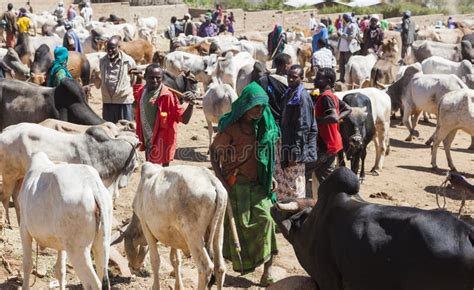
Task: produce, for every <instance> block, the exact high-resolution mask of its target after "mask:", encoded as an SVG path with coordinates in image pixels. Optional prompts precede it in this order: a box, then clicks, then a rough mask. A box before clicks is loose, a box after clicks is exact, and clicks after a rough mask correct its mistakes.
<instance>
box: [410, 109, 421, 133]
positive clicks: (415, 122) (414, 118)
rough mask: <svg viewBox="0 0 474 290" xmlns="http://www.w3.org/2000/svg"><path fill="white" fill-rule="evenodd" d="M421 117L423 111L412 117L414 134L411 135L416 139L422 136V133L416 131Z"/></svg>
mask: <svg viewBox="0 0 474 290" xmlns="http://www.w3.org/2000/svg"><path fill="white" fill-rule="evenodd" d="M420 115H421V111H418V112H415V113H414V114H413V115H412V116H411V126H412V132H411V134H412V135H413V136H415V137H419V136H420V133H419V132H418V131H417V130H415V127H416V125H418V120H419V119H420Z"/></svg>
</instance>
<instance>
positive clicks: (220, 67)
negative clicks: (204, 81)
mask: <svg viewBox="0 0 474 290" xmlns="http://www.w3.org/2000/svg"><path fill="white" fill-rule="evenodd" d="M254 64H255V59H253V57H252V56H251V55H250V54H249V53H248V52H239V53H238V54H236V55H235V56H234V54H233V53H232V52H228V53H227V54H226V55H225V57H219V58H218V59H217V63H216V66H215V68H213V67H208V68H207V69H208V73H212V72H214V73H213V75H214V76H215V77H217V79H218V80H220V81H222V82H223V83H226V84H229V85H230V86H232V88H233V89H234V90H235V89H236V87H237V77H238V74H239V71H240V69H241V68H242V67H244V66H247V65H251V66H252V67H253V65H254Z"/></svg>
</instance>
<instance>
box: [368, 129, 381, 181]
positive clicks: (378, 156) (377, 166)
mask: <svg viewBox="0 0 474 290" xmlns="http://www.w3.org/2000/svg"><path fill="white" fill-rule="evenodd" d="M376 126H377V125H376ZM375 130H376V131H375V135H374V138H373V139H372V141H373V142H374V147H375V164H374V167H372V169H371V170H370V172H371V173H373V174H374V175H378V173H377V170H379V169H380V160H381V159H382V156H381V154H380V146H381V145H382V144H380V139H381V137H380V135H381V132H379V129H378V128H377V127H376V128H375Z"/></svg>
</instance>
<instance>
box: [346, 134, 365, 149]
mask: <svg viewBox="0 0 474 290" xmlns="http://www.w3.org/2000/svg"><path fill="white" fill-rule="evenodd" d="M349 144H350V145H351V146H352V147H355V148H357V149H358V148H360V147H362V145H363V143H362V135H361V134H359V133H356V134H354V135H352V136H351V137H349Z"/></svg>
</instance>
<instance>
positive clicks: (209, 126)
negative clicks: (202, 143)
mask: <svg viewBox="0 0 474 290" xmlns="http://www.w3.org/2000/svg"><path fill="white" fill-rule="evenodd" d="M206 121H207V131H208V132H209V146H211V144H212V135H214V128H213V127H212V122H211V121H209V120H206Z"/></svg>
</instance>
